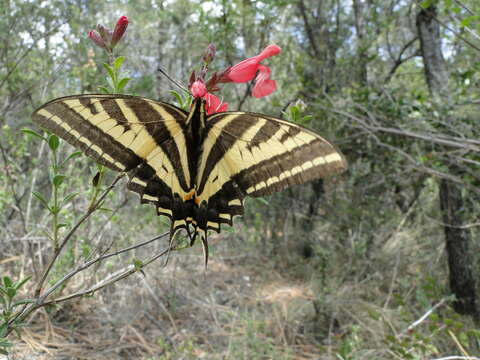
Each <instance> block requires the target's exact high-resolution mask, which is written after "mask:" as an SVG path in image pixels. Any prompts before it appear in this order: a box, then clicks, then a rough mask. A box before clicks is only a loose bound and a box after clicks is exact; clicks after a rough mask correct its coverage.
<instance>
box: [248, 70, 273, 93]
mask: <svg viewBox="0 0 480 360" xmlns="http://www.w3.org/2000/svg"><path fill="white" fill-rule="evenodd" d="M258 70H259V73H258V75H257V78H256V81H255V85H254V87H253V90H252V95H253V96H255V97H256V98H261V97H264V96H267V95H270V94H271V93H272V92H274V91H275V90H276V89H277V83H276V82H275V80H271V79H270V68H269V67H268V66H263V65H260V66H259V67H258Z"/></svg>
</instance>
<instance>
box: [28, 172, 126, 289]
mask: <svg viewBox="0 0 480 360" xmlns="http://www.w3.org/2000/svg"><path fill="white" fill-rule="evenodd" d="M124 176H125V173H120V174H118V176H117V177H116V178H115V180H114V181H113V183H112V184H111V185H110V186H109V187H108V188H107V189H106V190H105V191H104V192H103V194H102V195H101V196H100V198H99V199H98V200H97V202H96V203H95V204H94V205H93V206H91V207H89V209H88V210H87V212H86V214H85V215H83V216H82V217H81V218H80V220H78V222H77V223H76V224H75V225H74V226H73V227H72V229H71V230H70V231H69V233H68V234H67V235H66V236H65V238H64V239H63V241H62V243H61V244H60V246H59V247H58V250H57V251H55V253H54V254H53V256H52V258H51V259H50V262H49V263H48V265H47V268H46V269H45V271H44V273H43V275H42V278H41V279H40V281H39V282H38V284H37V287H36V289H35V297H37V298H39V299H41V297H40V292H41V291H42V287H43V284H44V282H45V280H46V279H47V277H48V274H49V273H50V271H51V270H52V267H53V265H54V264H55V262H56V261H57V258H58V256H59V255H60V253H61V252H62V250H63V248H64V247H65V245H66V244H67V243H68V241H69V240H70V238H71V237H72V235H73V234H74V233H75V232H76V231H77V229H78V228H79V227H80V225H81V224H83V222H84V221H85V220H87V219H88V218H89V217H90V215H92V213H93V212H95V210H96V209H97V208H98V207H99V206H100V204H101V203H102V202H103V200H104V199H105V197H106V196H107V195H108V193H109V192H110V191H111V190H112V189H113V188H114V187H115V185H116V184H117V182H118V181H120V179H121V178H123V177H124Z"/></svg>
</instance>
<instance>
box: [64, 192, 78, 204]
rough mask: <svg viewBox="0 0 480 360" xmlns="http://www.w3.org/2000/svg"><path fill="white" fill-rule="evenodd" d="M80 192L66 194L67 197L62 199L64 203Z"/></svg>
mask: <svg viewBox="0 0 480 360" xmlns="http://www.w3.org/2000/svg"><path fill="white" fill-rule="evenodd" d="M78 194H79V193H78V192H76V193H71V194H68V195H67V196H65V198H64V199H63V200H62V202H63V203H67V202H69V201H71V200H72V199H73V198H74V197H75V196H77V195H78Z"/></svg>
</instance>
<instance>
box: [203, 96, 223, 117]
mask: <svg viewBox="0 0 480 360" xmlns="http://www.w3.org/2000/svg"><path fill="white" fill-rule="evenodd" d="M203 98H204V99H205V100H206V104H205V110H207V115H211V114H215V113H218V112H223V111H227V109H228V103H222V102H221V101H220V99H219V98H218V97H216V96H215V95H213V94H210V93H206V94H205V96H204V97H203Z"/></svg>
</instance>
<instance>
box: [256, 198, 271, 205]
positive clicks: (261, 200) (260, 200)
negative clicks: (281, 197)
mask: <svg viewBox="0 0 480 360" xmlns="http://www.w3.org/2000/svg"><path fill="white" fill-rule="evenodd" d="M256 200H257V201H258V202H261V203H262V204H264V205H270V204H269V202H268V201H267V200H266V199H264V198H257V199H256Z"/></svg>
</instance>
